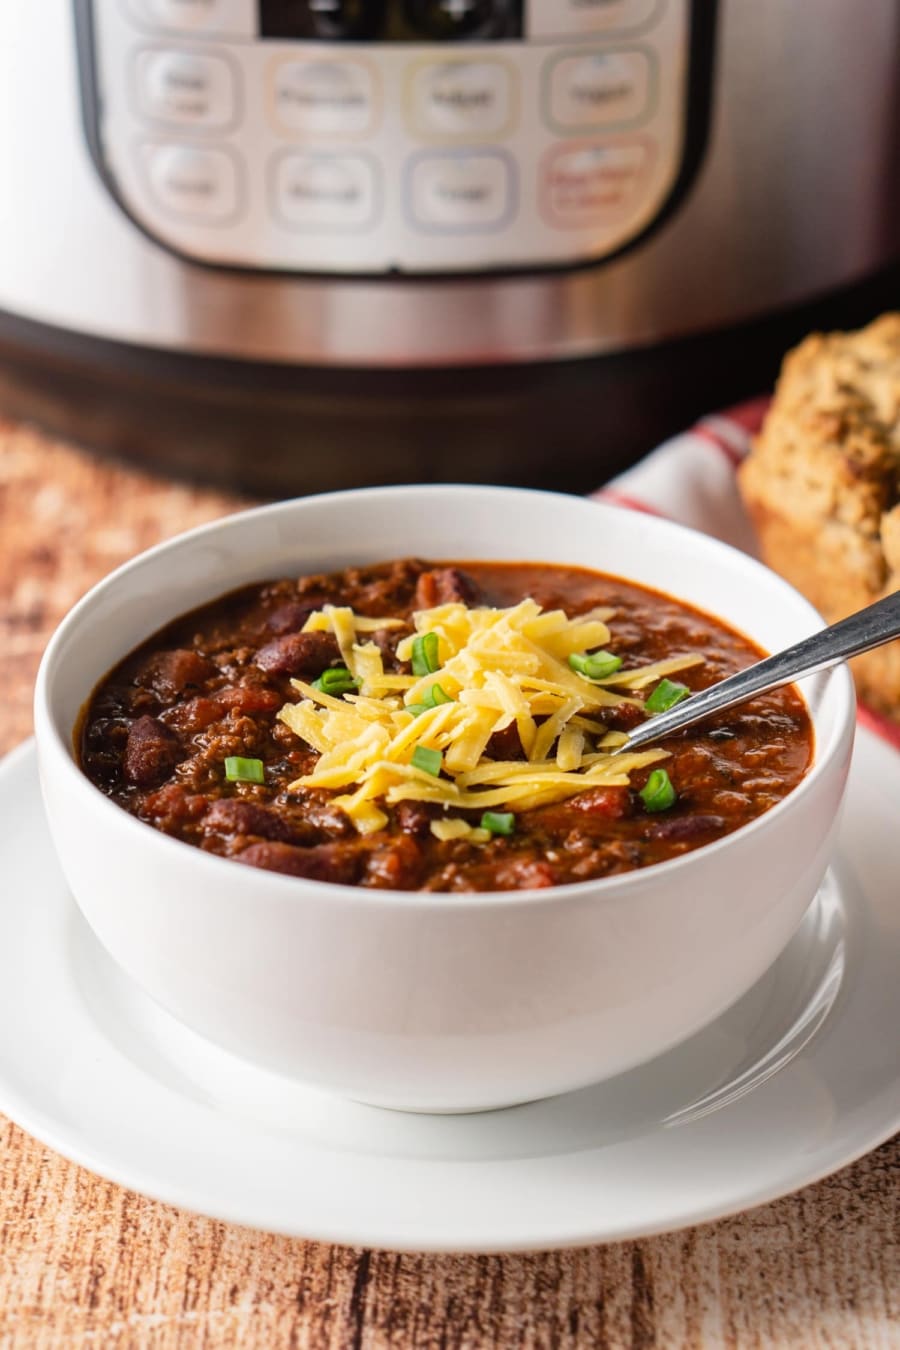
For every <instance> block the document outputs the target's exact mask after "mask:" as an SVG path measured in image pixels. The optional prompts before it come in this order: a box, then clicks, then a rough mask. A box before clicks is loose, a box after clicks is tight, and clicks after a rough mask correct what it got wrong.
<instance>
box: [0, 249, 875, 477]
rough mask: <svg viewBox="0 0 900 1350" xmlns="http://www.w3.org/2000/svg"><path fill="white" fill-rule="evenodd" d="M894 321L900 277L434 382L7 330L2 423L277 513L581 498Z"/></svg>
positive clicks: (440, 373) (7, 320)
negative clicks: (490, 491) (340, 501)
mask: <svg viewBox="0 0 900 1350" xmlns="http://www.w3.org/2000/svg"><path fill="white" fill-rule="evenodd" d="M898 305H900V267H894V268H892V269H891V270H890V271H889V272H886V273H882V274H881V275H879V276H878V277H876V278H870V279H868V280H867V281H865V282H864V283H861V284H859V285H857V286H854V287H852V288H851V289H848V290H845V291H842V292H840V293H838V294H835V295H831V296H829V297H828V298H827V299H824V300H820V301H817V302H815V303H813V304H808V305H805V306H803V307H802V308H798V309H794V310H791V311H790V312H788V313H784V314H779V315H776V316H770V317H768V318H766V319H764V320H758V321H756V322H754V323H750V324H743V325H741V326H739V327H736V328H733V329H730V330H727V331H723V332H716V333H712V334H706V335H703V336H700V337H692V338H688V339H682V340H680V341H677V342H670V343H667V344H664V345H662V346H656V347H652V348H646V349H641V350H637V351H632V352H629V353H627V354H619V355H614V356H604V357H599V358H591V359H589V360H572V361H559V362H543V363H539V364H531V365H517V366H504V367H500V366H497V367H494V366H478V367H472V368H454V369H450V370H421V371H395V370H377V371H376V370H371V369H368V370H347V369H343V370H339V369H333V368H328V369H325V368H322V369H316V368H311V367H303V368H299V367H290V366H283V365H276V364H272V365H268V364H257V363H249V362H241V361H235V360H224V359H219V358H212V357H199V356H186V355H175V354H172V353H169V352H161V351H158V350H155V349H150V348H142V347H135V346H129V345H127V344H122V343H115V342H109V341H106V340H100V339H96V338H86V337H82V336H79V335H76V334H73V333H69V332H65V331H63V330H60V329H55V328H50V327H47V326H44V325H41V324H36V323H33V322H31V321H29V320H24V319H20V318H18V317H16V316H14V315H11V314H5V313H2V312H0V412H2V413H3V414H5V415H6V416H9V417H13V418H21V419H28V420H32V421H34V422H36V423H38V424H39V425H41V426H42V427H44V428H45V429H47V430H48V431H51V432H53V433H54V434H57V435H60V436H63V437H66V438H68V439H70V440H73V441H75V442H78V443H80V444H82V445H84V446H86V447H88V448H89V449H91V450H94V451H96V452H98V453H101V454H107V455H113V456H116V457H120V458H124V459H128V460H130V461H133V462H135V463H138V464H140V465H141V466H142V467H144V468H150V469H154V470H156V471H158V472H160V473H165V474H171V475H175V476H177V477H181V478H188V479H194V480H197V481H202V482H207V483H215V484H218V485H221V486H225V487H229V488H238V489H241V490H244V491H248V492H251V493H255V494H257V495H260V496H265V497H284V496H292V495H295V494H303V493H309V492H321V491H326V490H328V489H333V488H348V487H359V486H364V485H367V484H373V483H400V482H437V481H458V482H489V483H512V484H524V485H530V486H540V487H552V488H558V489H562V490H566V491H572V492H583V491H587V490H589V489H590V488H593V487H596V486H598V485H599V484H600V483H601V482H603V481H604V480H605V479H607V478H609V477H610V476H611V475H613V474H615V473H616V472H618V471H619V470H621V469H623V468H625V467H626V466H627V465H628V464H631V463H633V462H634V461H635V460H637V459H639V458H640V457H641V456H642V455H644V454H645V453H646V452H647V451H648V450H649V449H651V448H652V447H653V446H654V445H656V444H657V443H658V442H659V441H661V440H663V439H665V437H667V436H670V435H672V434H673V433H674V432H676V431H679V430H681V429H682V428H683V427H686V426H689V425H690V423H691V422H692V421H694V420H695V419H696V418H697V417H698V416H700V415H702V414H703V413H704V412H709V411H712V410H714V409H717V408H722V407H726V406H727V405H728V404H730V403H732V402H735V401H737V400H739V399H742V398H746V397H749V396H751V395H753V394H756V393H759V392H761V391H764V390H766V389H768V388H770V387H771V385H772V382H773V380H774V378H775V375H776V373H777V370H778V365H779V362H780V359H781V356H782V354H783V353H784V351H785V350H786V348H787V347H789V346H791V345H792V344H793V343H795V342H796V341H798V340H799V339H800V338H801V337H802V336H803V335H804V334H805V333H807V332H809V331H810V330H811V329H813V328H817V327H855V326H857V325H859V324H861V323H865V322H867V321H868V320H869V319H872V318H874V317H875V316H876V315H877V314H879V313H881V312H882V311H884V310H886V309H890V308H893V307H897V306H898Z"/></svg>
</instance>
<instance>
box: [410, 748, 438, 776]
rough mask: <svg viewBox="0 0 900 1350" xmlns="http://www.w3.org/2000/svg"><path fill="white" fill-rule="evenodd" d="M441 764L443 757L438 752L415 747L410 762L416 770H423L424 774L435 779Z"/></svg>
mask: <svg viewBox="0 0 900 1350" xmlns="http://www.w3.org/2000/svg"><path fill="white" fill-rule="evenodd" d="M443 762H444V756H443V755H442V754H441V752H440V750H426V748H425V746H424V745H417V746H416V748H415V750H414V751H413V754H412V760H411V763H412V764H413V765H414V766H415V767H416V768H417V769H424V770H425V772H426V773H431V774H434V776H435V778H437V777H438V775H439V774H440V772H441V766H442V764H443Z"/></svg>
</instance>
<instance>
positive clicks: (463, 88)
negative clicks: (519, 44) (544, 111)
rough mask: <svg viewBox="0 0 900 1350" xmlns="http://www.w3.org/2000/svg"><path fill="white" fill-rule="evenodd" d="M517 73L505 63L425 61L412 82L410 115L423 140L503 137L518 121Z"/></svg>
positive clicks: (413, 127)
mask: <svg viewBox="0 0 900 1350" xmlns="http://www.w3.org/2000/svg"><path fill="white" fill-rule="evenodd" d="M514 80H515V77H514V71H513V68H512V67H511V66H510V65H509V64H507V63H505V62H502V61H466V60H459V61H442V62H439V63H433V62H431V61H425V62H422V63H421V64H420V65H418V66H416V67H414V68H413V69H412V71H411V74H410V81H409V117H410V124H411V126H412V129H413V131H414V132H417V133H419V134H421V135H422V136H423V137H424V138H426V139H428V138H430V137H432V136H433V137H448V138H451V137H452V138H462V139H466V138H470V137H473V136H475V137H479V138H480V137H483V136H487V137H502V136H503V135H504V133H505V132H507V131H509V130H510V126H511V122H512V119H513V117H514V113H515V109H514V92H513V91H514Z"/></svg>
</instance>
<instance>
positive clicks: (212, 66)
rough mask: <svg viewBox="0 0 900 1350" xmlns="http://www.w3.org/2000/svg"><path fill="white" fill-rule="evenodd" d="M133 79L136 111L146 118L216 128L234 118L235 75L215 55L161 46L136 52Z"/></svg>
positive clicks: (235, 106) (235, 103)
mask: <svg viewBox="0 0 900 1350" xmlns="http://www.w3.org/2000/svg"><path fill="white" fill-rule="evenodd" d="M135 77H136V78H135V87H136V89H137V96H138V103H139V106H140V110H141V112H142V113H143V115H144V116H145V117H146V118H148V120H150V121H157V122H167V123H169V124H170V125H172V126H180V127H198V128H201V129H202V128H217V129H221V128H223V127H227V126H228V125H229V124H230V123H231V122H233V121H234V120H235V118H236V116H237V79H236V76H235V72H234V69H233V68H232V66H231V65H230V64H229V62H228V61H227V60H225V59H224V58H223V57H221V56H209V55H207V54H206V53H203V52H189V51H181V50H178V49H174V50H173V49H165V48H157V49H155V50H151V51H139V52H138V54H137V58H136V60H135Z"/></svg>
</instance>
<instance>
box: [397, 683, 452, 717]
mask: <svg viewBox="0 0 900 1350" xmlns="http://www.w3.org/2000/svg"><path fill="white" fill-rule="evenodd" d="M452 702H453V699H452V698H451V697H450V695H449V694H448V693H447V691H446V690H445V689H442V688H441V686H440V685H439V684H433V685H431V686H430V688H428V689H426V690H425V693H424V694H423V695H422V702H421V703H407V705H406V711H407V712H411V713H412V715H413V717H421V716H422V713H424V712H431V709H432V708H439V707H440V705H441V704H442V703H452Z"/></svg>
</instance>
